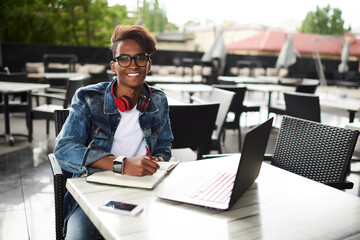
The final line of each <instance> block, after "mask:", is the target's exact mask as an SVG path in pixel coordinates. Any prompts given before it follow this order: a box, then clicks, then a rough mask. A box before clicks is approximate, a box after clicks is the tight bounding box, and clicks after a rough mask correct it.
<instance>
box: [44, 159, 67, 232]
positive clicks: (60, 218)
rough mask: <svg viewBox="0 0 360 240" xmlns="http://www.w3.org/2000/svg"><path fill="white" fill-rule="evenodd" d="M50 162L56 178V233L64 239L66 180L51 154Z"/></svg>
mask: <svg viewBox="0 0 360 240" xmlns="http://www.w3.org/2000/svg"><path fill="white" fill-rule="evenodd" d="M48 158H49V160H50V166H51V170H52V172H53V176H54V180H53V181H54V200H55V231H56V236H57V237H59V236H61V237H63V234H62V229H63V226H64V215H63V203H64V195H65V191H66V190H65V180H64V175H63V172H62V169H61V167H60V165H59V163H58V162H57V160H56V158H55V155H54V154H53V153H50V154H49V155H48Z"/></svg>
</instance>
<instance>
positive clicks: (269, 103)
mask: <svg viewBox="0 0 360 240" xmlns="http://www.w3.org/2000/svg"><path fill="white" fill-rule="evenodd" d="M268 94H269V99H268V114H267V118H268V119H269V117H270V106H271V94H272V92H271V91H269V92H268Z"/></svg>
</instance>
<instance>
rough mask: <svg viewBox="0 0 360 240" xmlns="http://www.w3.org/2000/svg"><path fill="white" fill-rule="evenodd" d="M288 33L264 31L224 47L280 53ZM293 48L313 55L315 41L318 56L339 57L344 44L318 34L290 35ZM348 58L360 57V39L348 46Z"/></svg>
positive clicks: (333, 38) (336, 39)
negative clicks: (292, 40)
mask: <svg viewBox="0 0 360 240" xmlns="http://www.w3.org/2000/svg"><path fill="white" fill-rule="evenodd" d="M287 34H288V33H286V32H281V31H272V30H266V31H264V32H262V33H260V34H258V35H255V36H253V37H250V38H247V39H244V40H241V41H237V42H234V43H230V44H228V45H226V49H227V51H229V52H231V51H236V50H240V51H265V52H280V50H281V47H282V45H283V44H284V42H285V39H286V35H287ZM291 34H292V35H293V39H294V47H295V49H296V50H297V51H298V52H299V53H300V54H313V53H315V41H316V46H317V47H318V50H319V54H321V55H331V56H340V55H341V51H342V48H343V44H344V38H343V37H336V38H335V37H332V36H324V35H319V34H306V33H291ZM350 56H358V57H360V39H355V40H354V41H353V42H352V43H351V44H350Z"/></svg>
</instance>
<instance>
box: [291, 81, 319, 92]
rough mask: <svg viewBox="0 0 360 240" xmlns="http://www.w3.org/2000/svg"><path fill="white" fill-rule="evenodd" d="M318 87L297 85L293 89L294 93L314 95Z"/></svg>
mask: <svg viewBox="0 0 360 240" xmlns="http://www.w3.org/2000/svg"><path fill="white" fill-rule="evenodd" d="M318 85H319V84H316V83H299V84H297V85H296V87H295V92H301V93H315V92H316V89H317V86H318Z"/></svg>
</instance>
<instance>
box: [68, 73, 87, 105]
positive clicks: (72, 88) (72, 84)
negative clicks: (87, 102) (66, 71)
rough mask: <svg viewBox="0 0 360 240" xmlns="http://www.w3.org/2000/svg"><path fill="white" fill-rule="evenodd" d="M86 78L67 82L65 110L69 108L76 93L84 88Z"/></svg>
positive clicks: (71, 79) (72, 79)
mask: <svg viewBox="0 0 360 240" xmlns="http://www.w3.org/2000/svg"><path fill="white" fill-rule="evenodd" d="M84 81H85V78H84V77H80V78H70V79H69V80H67V82H66V94H65V101H64V108H67V107H69V105H70V104H71V100H72V98H73V96H74V94H75V92H76V90H77V89H78V88H80V87H82V86H84Z"/></svg>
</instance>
